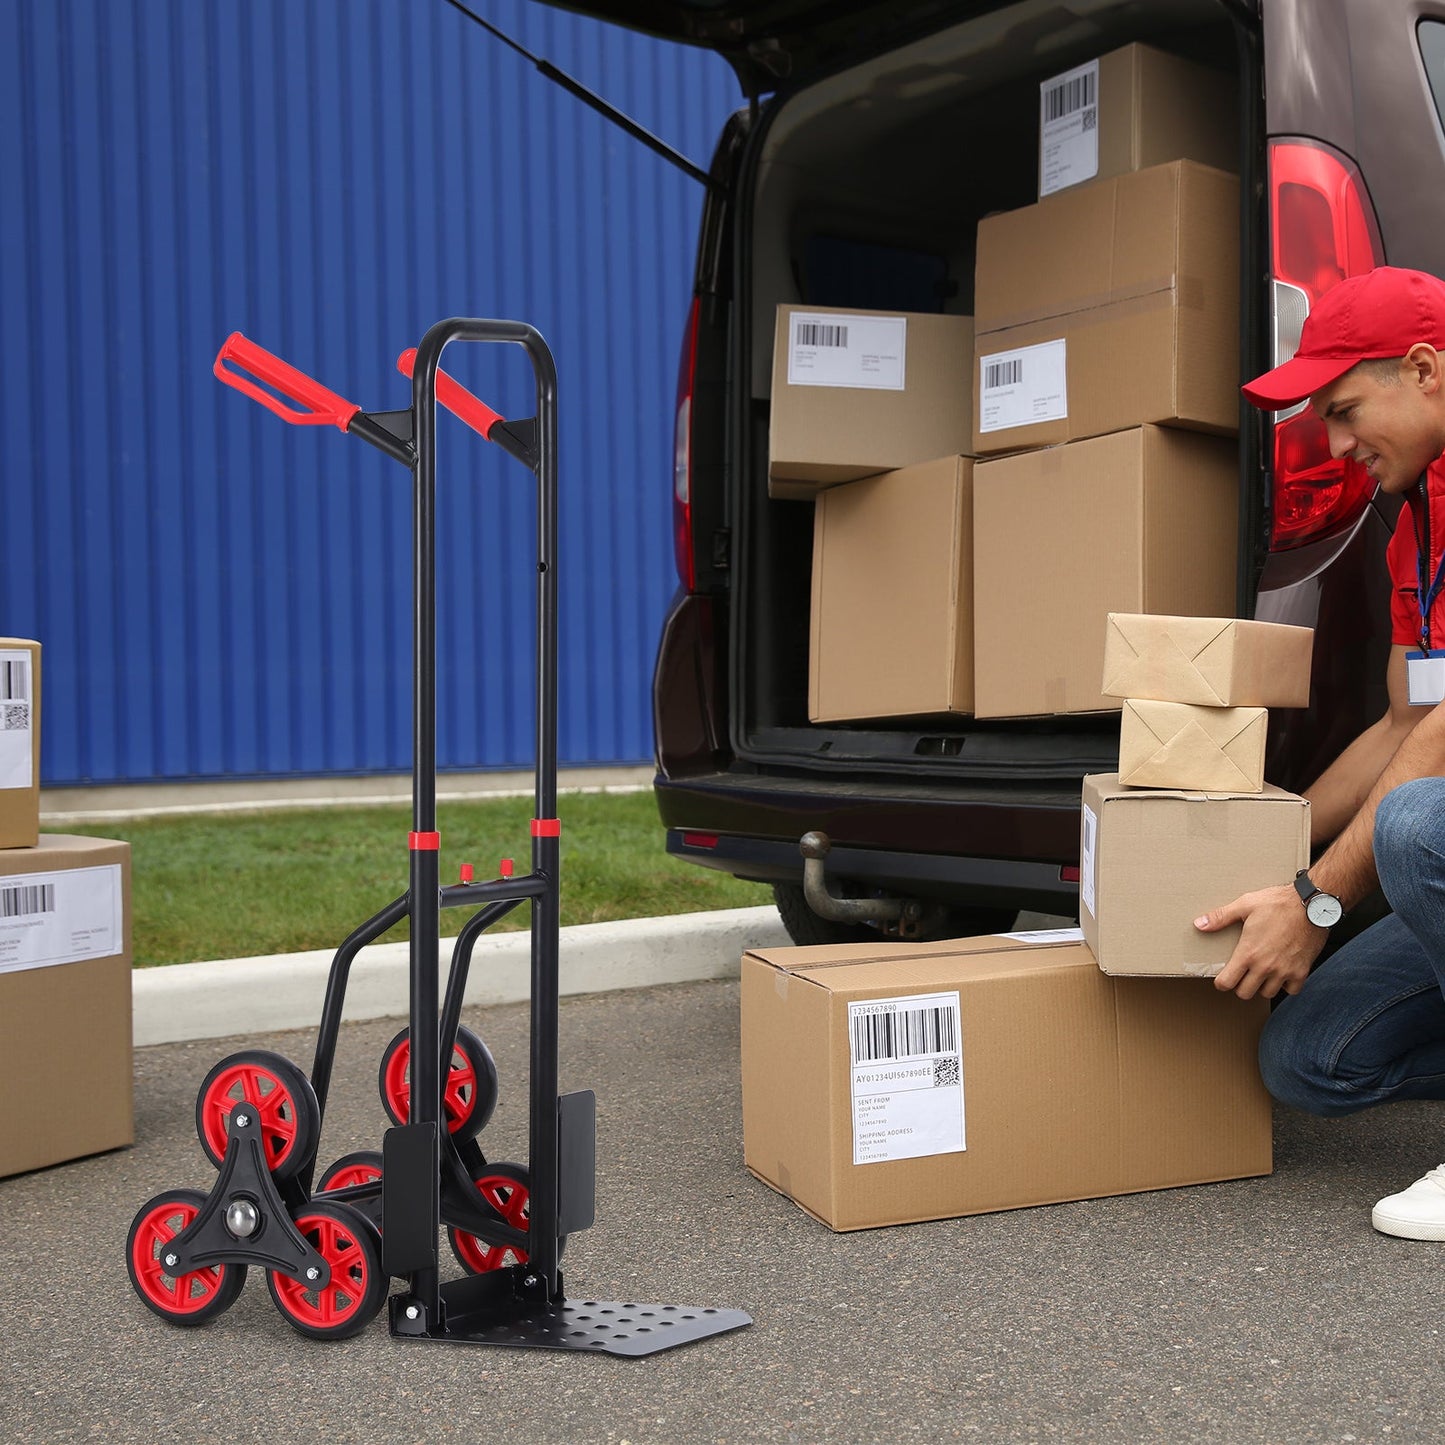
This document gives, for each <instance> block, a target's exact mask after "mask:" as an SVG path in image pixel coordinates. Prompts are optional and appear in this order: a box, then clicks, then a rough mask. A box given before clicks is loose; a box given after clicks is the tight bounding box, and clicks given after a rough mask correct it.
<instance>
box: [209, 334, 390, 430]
mask: <svg viewBox="0 0 1445 1445" xmlns="http://www.w3.org/2000/svg"><path fill="white" fill-rule="evenodd" d="M233 367H238V368H241V369H240V370H232V368H233ZM212 370H213V371H214V372H215V373H216V376H217V378H218V379H219V380H221V381H224V382H225V383H226V385H227V386H233V387H235V388H236V390H237V391H239V392H242V393H244V394H245V395H246V396H249V397H250V398H251V400H252V401H259V402H260V403H261V405H262V406H264V407H265V408H266V409H267V410H268V411H274V412H275V413H276V415H277V416H279V417H280V418H281V420H282V421H289V422H291V423H292V424H293V425H294V426H322V425H324V424H326V423H328V422H329V423H330V424H331V425H332V426H334V427H339V428H340V429H341V430H342V431H345V430H346V429H347V428H348V427H349V426H350V425H351V419H352V417H354V416H355V415H356V413H357V412H359V411H360V410H361V408H360V407H359V406H357V405H355V404H354V403H353V402H349V401H346V400H345V399H344V398H342V397H339V396H337V394H336V393H335V392H334V391H328V390H327V389H326V387H324V386H322V385H321V383H320V382H319V381H316V380H315V379H314V378H312V377H309V376H307V375H306V373H305V372H304V371H297V370H296V368H295V367H294V366H291V365H288V364H287V363H286V362H284V361H282V360H281V358H280V357H279V356H273V355H272V354H271V353H270V352H269V351H267V350H266V349H265V348H264V347H261V346H257V345H256V343H255V342H254V341H249V340H247V338H246V337H244V336H242V335H241V333H240V332H239V331H233V332H232V333H231V334H230V335H229V336H228V337H227V338H226V341H225V344H224V345H223V346H222V347H221V349H220V351H218V352H217V353H216V364H215V366H214V367H212ZM245 372H249V373H250V376H247V375H245V374H244V373H245ZM252 377H255V378H256V379H257V381H264V382H265V383H266V385H267V386H270V387H274V388H275V390H276V391H279V392H280V393H281V395H282V396H285V397H287V398H288V399H289V400H291V401H294V402H295V403H296V404H297V406H300V407H305V410H304V411H295V410H293V409H292V408H291V407H289V406H287V405H286V404H285V402H283V401H282V400H281V398H280V397H277V396H274V395H273V394H272V393H271V392H269V391H265V390H263V389H262V388H261V387H260V386H258V385H257V381H253V380H252V379H251V378H252Z"/></svg>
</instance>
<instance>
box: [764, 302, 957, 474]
mask: <svg viewBox="0 0 1445 1445" xmlns="http://www.w3.org/2000/svg"><path fill="white" fill-rule="evenodd" d="M972 398H973V318H972V317H969V316H935V315H926V314H920V313H916V312H908V313H903V312H892V313H889V312H881V311H844V310H838V309H836V308H830V307H826V306H780V307H778V320H777V331H776V335H775V337H774V346H773V394H772V414H771V419H770V422H769V427H768V495H769V496H772V497H790V498H802V499H808V498H811V497H812V496H814V495H815V494H816V493H817V492H818V491H819V490H820V489H822V488H823V487H831V486H836V485H837V484H838V483H839V482H850V481H855V480H857V479H858V478H859V477H869V476H873V475H874V474H875V473H877V472H888V471H894V470H896V469H897V468H899V467H907V466H912V465H913V464H914V463H915V462H926V461H929V460H931V459H932V458H934V457H949V456H967V455H969V454H970V453H971V452H972V450H973V410H972Z"/></svg>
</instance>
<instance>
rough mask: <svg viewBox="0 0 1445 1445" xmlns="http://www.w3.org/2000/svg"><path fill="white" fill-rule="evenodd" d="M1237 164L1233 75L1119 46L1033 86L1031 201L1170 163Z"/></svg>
mask: <svg viewBox="0 0 1445 1445" xmlns="http://www.w3.org/2000/svg"><path fill="white" fill-rule="evenodd" d="M1186 159H1187V160H1193V161H1202V162H1203V163H1204V164H1205V165H1207V166H1217V167H1218V168H1219V169H1220V170H1223V171H1233V170H1237V169H1238V167H1239V106H1238V96H1237V93H1236V89H1235V82H1234V78H1233V77H1232V76H1230V75H1226V74H1224V73H1223V72H1221V71H1217V70H1208V69H1206V68H1205V67H1204V66H1202V65H1195V64H1194V63H1193V62H1192V61H1189V60H1185V59H1184V58H1183V57H1182V56H1178V55H1171V54H1170V53H1169V52H1168V51H1166V50H1155V49H1154V48H1153V47H1152V46H1148V45H1126V46H1124V47H1123V49H1121V50H1111V51H1110V52H1109V53H1108V54H1107V55H1101V56H1099V57H1098V59H1097V60H1091V61H1089V62H1087V63H1086V64H1084V65H1080V66H1076V67H1075V68H1074V69H1073V70H1069V71H1066V72H1064V74H1062V75H1055V76H1052V77H1050V79H1048V80H1046V81H1044V82H1043V84H1041V85H1040V86H1039V196H1040V197H1041V198H1042V197H1044V196H1048V195H1052V194H1053V193H1054V192H1055V191H1061V190H1063V189H1064V188H1065V187H1067V186H1076V185H1078V184H1080V182H1082V181H1092V180H1104V179H1106V178H1107V177H1110V176H1118V175H1123V174H1125V173H1126V172H1129V171H1142V170H1145V169H1146V168H1147V167H1149V166H1157V165H1162V164H1164V163H1165V162H1167V161H1175V160H1186Z"/></svg>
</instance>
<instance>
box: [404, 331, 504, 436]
mask: <svg viewBox="0 0 1445 1445" xmlns="http://www.w3.org/2000/svg"><path fill="white" fill-rule="evenodd" d="M415 367H416V347H414V346H411V347H408V348H407V349H406V350H405V351H403V352H402V354H401V355H400V356H398V357H397V358H396V369H397V370H398V371H399V372H401V374H402V375H403V376H405V377H407V378H408V379H410V377H411V374H412V371H413V370H414V369H415ZM437 400H438V401H439V402H441V404H442V405H443V406H444V407H446V409H447V410H448V411H449V412H452V413H453V414H454V415H456V416H459V417H461V419H462V420H463V421H464V422H466V424H467V425H468V426H469V427H471V429H472V430H473V431H475V432H480V433H481V434H482V435H483V436H484V437H488V438H490V436H491V432H492V428H493V427H494V426H496V424H497V423H498V422H499V421H505V420H506V418H505V417H503V416H500V415H499V414H498V413H497V412H494V411H493V410H492V409H491V407H489V406H488V405H487V404H486V402H484V401H483V400H482V399H481V398H480V397H478V396H473V395H472V393H471V392H469V391H468V390H467V389H466V387H464V386H463V385H462V384H461V382H459V381H455V380H453V378H451V377H450V376H448V375H447V374H446V372H444V371H442V370H441V369H440V368H438V369H437Z"/></svg>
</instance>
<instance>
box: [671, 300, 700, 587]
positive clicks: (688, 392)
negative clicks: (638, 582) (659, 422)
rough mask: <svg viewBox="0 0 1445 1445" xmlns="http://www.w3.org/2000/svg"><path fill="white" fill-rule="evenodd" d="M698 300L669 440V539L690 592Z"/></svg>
mask: <svg viewBox="0 0 1445 1445" xmlns="http://www.w3.org/2000/svg"><path fill="white" fill-rule="evenodd" d="M697 313H698V300H697V297H693V301H692V309H691V310H690V311H689V312H688V314H687V330H686V332H685V333H684V335H683V338H682V356H681V357H680V358H679V360H678V367H677V422H676V426H675V429H674V431H673V440H672V539H673V549H674V553H675V556H676V560H677V576H678V580H679V581H680V582H681V583H682V585H683V586H684V587H685V588H686V589H687V590H688V591H689V592H692V591H694V590H695V588H696V584H697V567H696V563H695V562H694V560H693V553H692V390H693V382H694V380H695V378H696V375H697Z"/></svg>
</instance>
